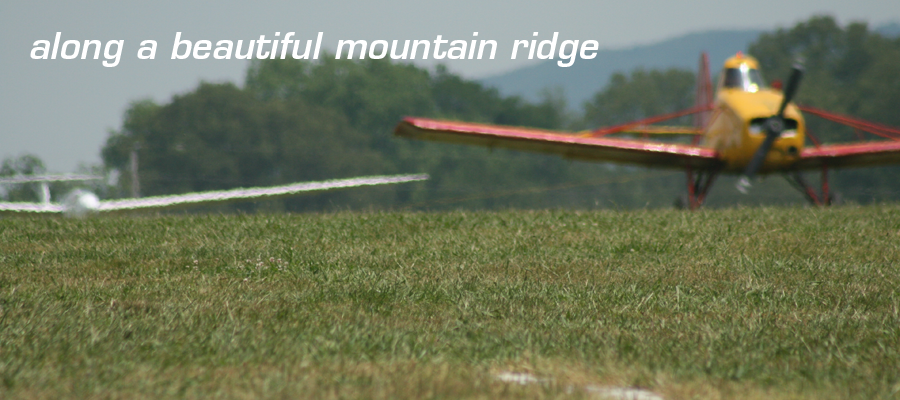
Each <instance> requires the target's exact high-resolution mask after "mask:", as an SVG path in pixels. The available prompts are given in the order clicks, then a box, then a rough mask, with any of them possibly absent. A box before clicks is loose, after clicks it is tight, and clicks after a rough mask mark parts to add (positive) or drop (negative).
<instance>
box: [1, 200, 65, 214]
mask: <svg viewBox="0 0 900 400" xmlns="http://www.w3.org/2000/svg"><path fill="white" fill-rule="evenodd" d="M61 212H63V206H62V205H60V204H43V203H24V202H7V203H2V202H0V213H61Z"/></svg>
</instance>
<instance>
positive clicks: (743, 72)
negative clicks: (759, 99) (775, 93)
mask: <svg viewBox="0 0 900 400" xmlns="http://www.w3.org/2000/svg"><path fill="white" fill-rule="evenodd" d="M720 86H721V87H723V88H728V89H741V90H743V91H745V92H757V91H759V89H760V88H762V87H765V82H763V80H762V77H761V76H760V75H759V71H758V70H757V69H755V68H749V67H747V65H746V64H743V65H741V67H740V68H726V69H725V70H724V71H722V82H721V84H720Z"/></svg>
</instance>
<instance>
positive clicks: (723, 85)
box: [394, 53, 900, 209]
mask: <svg viewBox="0 0 900 400" xmlns="http://www.w3.org/2000/svg"><path fill="white" fill-rule="evenodd" d="M802 74H803V69H802V67H800V66H799V65H795V66H794V68H793V71H792V73H791V75H790V77H789V79H788V81H787V84H786V85H785V87H784V90H783V91H782V90H779V89H780V88H778V87H776V88H771V87H767V86H766V85H765V83H764V82H763V80H762V78H761V77H760V73H759V64H758V62H757V61H756V60H755V59H754V58H753V57H750V56H747V55H744V54H741V53H737V55H735V56H734V57H731V58H729V59H728V60H726V61H725V64H724V66H723V70H722V73H721V74H720V77H719V85H718V90H717V93H716V96H715V98H713V96H712V83H711V80H710V76H709V62H708V58H707V57H706V55H705V54H703V55H702V56H701V61H700V73H699V74H698V79H697V81H698V85H697V96H696V104H695V106H694V107H692V108H690V109H687V110H683V111H679V112H675V113H671V114H665V115H660V116H655V117H650V118H645V119H642V120H639V121H633V122H629V123H625V124H620V125H615V126H610V127H604V128H600V129H596V130H593V131H589V132H579V133H575V134H571V133H565V132H556V131H548V130H541V129H532V128H522V127H511V126H499V125H487V124H477V123H468V122H458V121H443V120H434V119H427V118H416V117H407V118H404V119H403V121H401V122H400V124H399V125H397V127H396V128H395V130H394V133H395V134H396V135H397V136H401V137H407V138H414V139H423V140H433V141H441V142H449V143H459V144H474V145H480V146H487V147H492V148H493V147H502V148H510V149H517V150H525V151H534V152H541V153H552V154H557V155H560V156H563V157H566V158H572V159H581V160H592V161H601V162H616V163H626V164H636V165H643V166H649V167H661V168H677V169H684V170H685V171H686V172H687V177H688V179H687V181H688V182H687V186H688V199H689V200H688V202H689V203H688V206H689V207H690V208H691V209H695V208H697V207H699V206H701V205H702V204H703V201H704V199H705V198H706V194H707V193H708V191H709V189H710V187H711V186H712V184H713V182H714V181H715V178H716V176H717V175H718V174H721V173H726V174H739V175H741V178H740V180H739V181H738V184H737V186H738V190H740V191H741V192H743V193H746V192H747V190H748V189H749V187H750V182H751V179H752V178H753V177H754V176H755V175H757V174H770V173H785V175H786V176H787V177H789V178H790V179H792V180H793V183H795V185H796V186H797V187H798V188H800V190H801V192H803V193H804V195H806V197H807V198H808V199H809V200H810V201H811V202H813V203H815V204H820V205H827V204H830V202H831V200H832V196H831V195H830V194H829V191H828V179H827V176H828V175H827V172H828V169H829V168H839V167H859V166H874V165H884V164H895V163H900V130H898V129H895V128H891V127H886V126H883V125H878V124H874V123H871V122H866V121H862V120H859V119H855V118H852V117H847V116H842V115H837V114H832V113H828V112H825V111H823V110H818V109H815V108H812V107H798V106H797V105H795V104H793V103H792V102H791V100H792V99H793V97H794V95H795V94H796V92H797V89H798V87H799V84H800V79H801V77H802ZM777 86H780V85H777ZM801 111H804V112H807V113H811V114H815V115H817V116H819V117H823V118H826V119H829V120H832V121H835V122H838V123H842V124H845V125H849V126H851V127H854V128H856V129H858V130H862V131H866V132H870V133H873V134H876V135H879V136H882V137H887V138H890V139H892V140H890V141H871V142H858V143H851V144H832V145H821V144H820V143H819V142H818V140H816V139H815V138H814V137H813V136H811V135H808V132H807V131H806V124H805V121H804V119H803V115H802V114H801ZM691 114H694V115H695V116H696V117H695V125H694V126H693V127H671V126H657V125H651V124H655V123H658V122H662V121H665V120H669V119H673V118H677V117H682V116H685V115H691ZM615 133H631V134H635V133H636V134H641V135H642V136H644V137H645V138H641V139H633V138H612V137H608V135H611V134H615ZM666 135H692V136H693V138H694V139H693V142H692V143H691V144H675V143H671V142H663V141H655V140H649V139H646V137H651V136H657V137H659V136H666ZM807 138H809V139H810V140H811V141H812V143H813V146H812V147H806V146H805V144H806V139H807ZM816 169H818V170H821V172H822V177H823V179H822V191H821V194H818V193H816V191H815V190H813V189H812V188H811V187H810V186H809V185H808V184H807V183H806V182H805V181H804V180H803V178H802V175H801V174H800V172H801V171H804V170H816Z"/></svg>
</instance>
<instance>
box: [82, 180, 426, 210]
mask: <svg viewBox="0 0 900 400" xmlns="http://www.w3.org/2000/svg"><path fill="white" fill-rule="evenodd" d="M426 179H428V175H426V174H420V175H394V176H368V177H362V178H351V179H335V180H329V181H321V182H305V183H295V184H291V185H285V186H270V187H257V188H246V189H244V188H240V189H233V190H219V191H210V192H199V193H188V194H183V195H171V196H155V197H143V198H139V199H122V200H109V201H101V202H100V205H99V207H97V211H99V212H109V211H123V210H137V209H146V208H155V209H162V208H170V207H178V206H185V205H194V204H201V203H211V202H226V201H235V200H247V199H260V198H272V197H281V196H291V195H295V194H298V193H302V192H311V191H316V190H328V189H340V188H351V187H358V186H371V185H383V184H388V183H401V182H413V181H422V180H426Z"/></svg>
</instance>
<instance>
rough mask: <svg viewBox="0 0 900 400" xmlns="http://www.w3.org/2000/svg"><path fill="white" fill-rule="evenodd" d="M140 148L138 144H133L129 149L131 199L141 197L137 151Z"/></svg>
mask: <svg viewBox="0 0 900 400" xmlns="http://www.w3.org/2000/svg"><path fill="white" fill-rule="evenodd" d="M139 148H141V145H140V144H139V143H135V144H134V146H133V147H132V148H131V197H134V198H138V197H141V182H140V180H139V179H138V149H139Z"/></svg>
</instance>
